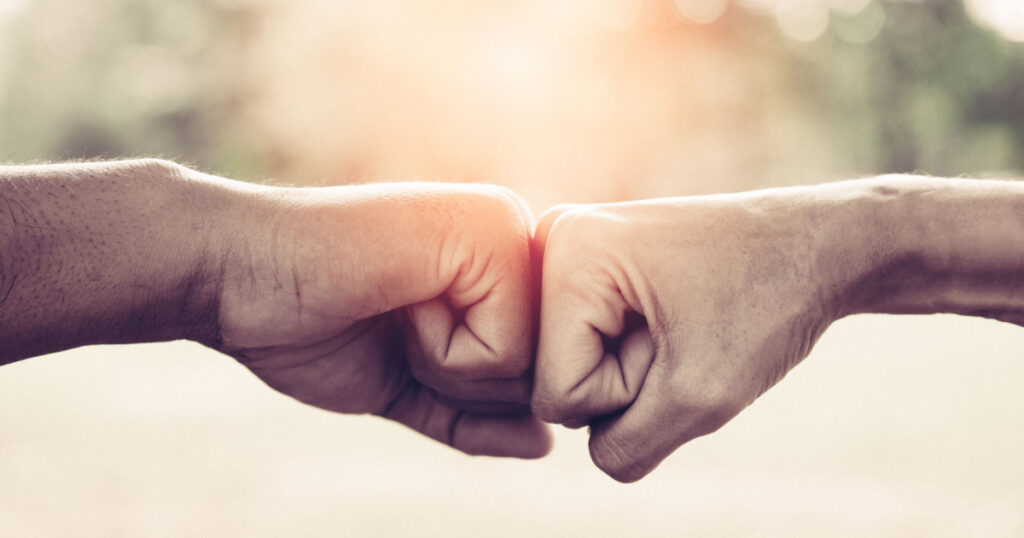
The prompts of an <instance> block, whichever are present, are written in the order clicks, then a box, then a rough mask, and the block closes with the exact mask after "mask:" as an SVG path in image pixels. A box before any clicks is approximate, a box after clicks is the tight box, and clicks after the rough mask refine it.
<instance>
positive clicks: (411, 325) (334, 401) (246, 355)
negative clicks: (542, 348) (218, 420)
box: [218, 184, 551, 457]
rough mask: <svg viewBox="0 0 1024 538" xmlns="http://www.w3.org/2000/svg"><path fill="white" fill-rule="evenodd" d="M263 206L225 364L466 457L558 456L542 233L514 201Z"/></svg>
mask: <svg viewBox="0 0 1024 538" xmlns="http://www.w3.org/2000/svg"><path fill="white" fill-rule="evenodd" d="M254 203H255V204H256V205H255V206H254V207H255V208H259V209H253V210H251V211H248V214H250V215H252V216H253V217H254V218H255V220H250V221H248V225H249V226H254V227H258V229H261V233H260V234H259V235H254V236H252V240H250V241H246V242H243V243H242V244H239V245H236V246H235V248H234V252H233V253H232V254H231V257H230V258H231V259H232V260H233V261H231V262H229V263H227V264H226V266H227V267H229V268H230V269H228V270H227V271H226V272H225V277H224V285H223V292H222V298H221V302H220V324H221V334H222V337H223V340H222V342H221V343H220V344H219V346H218V347H219V349H221V350H222V351H224V352H226V353H228V354H230V355H232V356H234V357H235V358H237V359H238V360H239V361H240V362H241V363H242V364H244V365H245V366H246V367H248V368H249V369H250V370H252V371H253V373H255V374H256V375H257V376H259V377H260V379H262V380H263V381H264V382H266V383H267V384H268V385H270V386H271V387H273V388H275V389H277V390H279V391H281V392H283V393H285V394H288V395H290V396H292V397H294V398H296V399H298V400H300V401H303V402H305V403H308V404H311V405H315V406H317V407H321V408H324V409H328V410H331V411H337V412H340V413H373V414H377V415H380V416H383V417H386V418H389V419H392V420H396V421H398V422H401V423H403V424H405V425H407V426H409V427H411V428H413V429H415V430H417V431H419V432H421V433H424V434H426V435H428V436H430V437H432V438H434V439H437V440H439V441H441V442H444V443H447V444H449V445H451V446H453V447H455V448H457V449H459V450H462V451H464V452H466V453H469V454H486V455H495V456H517V457H540V456H543V455H544V454H546V453H547V452H548V451H549V449H550V444H551V441H550V437H549V433H548V431H547V429H546V427H545V426H544V425H543V424H542V423H540V422H539V421H538V420H537V419H535V418H534V417H533V416H532V415H530V414H529V407H528V403H529V398H530V388H531V387H530V384H531V377H530V373H531V366H532V353H533V342H534V339H535V323H534V317H535V316H534V313H533V310H534V308H535V306H534V302H535V300H534V299H535V298H534V296H533V292H532V286H533V284H532V275H531V265H530V248H529V241H530V230H531V227H532V222H531V218H530V216H529V213H528V212H527V211H526V210H525V206H524V205H523V204H521V202H520V201H519V199H518V197H517V196H515V195H514V194H512V193H511V192H510V191H508V190H506V189H501V188H497V187H490V186H481V185H476V186H452V185H436V184H391V185H368V186H361V187H344V188H328V189H272V190H270V191H269V192H260V193H258V196H257V197H256V201H255V202H254ZM243 221H244V219H243ZM260 222H263V223H265V224H264V225H262V226H260Z"/></svg>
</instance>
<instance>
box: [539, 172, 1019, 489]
mask: <svg viewBox="0 0 1024 538" xmlns="http://www.w3.org/2000/svg"><path fill="white" fill-rule="evenodd" d="M1022 194H1024V192H1022V189H1021V187H1020V186H1019V185H1017V184H1015V183H1010V182H998V181H971V180H943V179H926V178H912V177H895V176H893V177H883V178H879V179H875V180H870V181H856V182H843V183H835V184H827V185H822V186H816V187H803V188H789V189H777V190H767V191H755V192H750V193H742V194H733V195H720V196H709V197H694V198H669V199H661V200H650V201H644V202H630V203H621V204H607V205H591V206H563V207H558V208H555V209H553V210H552V211H549V212H548V213H547V214H546V215H544V216H543V217H542V219H541V222H540V224H539V226H538V230H537V234H536V236H537V241H538V243H541V244H543V248H544V254H543V256H544V259H543V285H542V292H541V297H542V299H541V318H540V319H541V321H540V334H539V345H538V355H537V364H536V385H535V389H534V394H533V409H534V412H535V413H537V415H538V416H540V417H541V418H543V419H545V420H548V421H551V422H557V423H563V424H566V425H568V426H572V427H579V426H583V425H590V429H591V430H590V431H591V436H590V453H591V457H592V459H593V460H594V463H595V464H596V465H597V466H598V467H599V468H601V469H602V470H604V471H605V472H607V473H608V474H609V475H611V476H612V477H613V478H615V479H617V480H620V481H623V482H631V481H635V480H638V479H640V478H642V477H643V476H645V475H646V474H647V473H649V472H650V471H651V470H653V469H654V468H655V467H656V466H657V465H658V464H659V463H660V462H661V461H662V460H663V459H664V458H665V457H667V456H668V455H669V454H670V453H672V452H673V451H674V450H675V449H676V448H678V447H679V446H680V445H682V444H684V443H686V442H688V441H690V440H692V439H694V438H696V437H699V436H702V435H706V434H708V433H711V432H713V431H715V430H717V429H718V428H720V427H721V426H722V425H723V424H725V423H726V422H728V421H729V420H730V419H731V418H732V417H734V416H735V415H736V414H737V413H739V412H740V411H741V410H742V409H744V408H745V407H746V406H747V405H749V404H750V403H751V402H753V401H754V400H755V399H756V398H757V397H758V396H759V395H761V394H762V393H764V391H766V390H767V389H768V388H770V387H772V386H773V385H774V384H775V383H777V382H778V381H779V380H780V379H781V378H782V377H783V376H784V375H785V374H786V372H788V371H789V370H790V369H791V368H792V367H794V366H795V365H796V364H798V363H799V362H800V361H801V360H802V359H803V358H805V357H806V356H807V355H808V353H809V352H810V351H811V348H812V347H813V345H814V343H815V342H816V341H817V339H818V337H820V336H821V334H822V333H823V332H824V331H825V329H826V328H827V327H828V326H829V325H830V324H831V323H832V322H833V321H835V320H837V319H839V318H840V317H842V316H845V315H848V314H854V313H859V312H883V313H935V312H952V313H960V314H967V315H980V316H986V317H992V318H995V319H1000V320H1003V321H1010V322H1017V323H1019V322H1020V321H1021V320H1022V319H1024V317H1022V315H1021V312H1024V305H1022V304H1021V303H1022V300H1021V299H1020V297H1021V293H1020V292H1021V291H1022V290H1021V284H1022V283H1024V276H1022V275H1024V267H1022V264H1024V248H1022V247H1024V245H1021V244H1020V243H1021V242H1020V241H1019V240H1014V237H1020V236H1019V235H1018V234H1019V233H1022V232H1024V227H1022V222H1024V204H1022V203H1021V200H1022V199H1024V196H1022ZM992 230H1000V231H999V233H997V234H994V233H992Z"/></svg>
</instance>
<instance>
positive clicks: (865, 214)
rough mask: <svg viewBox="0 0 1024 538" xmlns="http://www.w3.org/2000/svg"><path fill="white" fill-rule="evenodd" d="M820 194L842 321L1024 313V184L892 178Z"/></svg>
mask: <svg viewBox="0 0 1024 538" xmlns="http://www.w3.org/2000/svg"><path fill="white" fill-rule="evenodd" d="M815 189H817V190H818V192H817V197H816V200H817V202H816V204H815V205H816V210H817V211H818V212H819V213H820V214H821V215H822V222H824V223H825V224H824V226H823V228H824V229H825V230H826V232H825V233H823V234H822V237H823V238H824V239H825V240H824V241H823V243H822V248H821V250H820V252H821V256H820V257H821V264H822V265H823V267H825V268H826V271H825V272H826V273H829V274H830V275H831V280H830V288H829V289H830V292H831V294H832V295H833V296H834V297H836V299H837V302H838V303H839V304H842V305H843V308H842V312H841V315H846V314H854V313H891V314H928V313H959V314H969V315H988V316H992V315H997V314H999V313H1002V312H1016V311H1021V310H1024V304H1016V303H1020V302H1021V301H1014V299H1013V297H1014V295H1015V293H1014V291H1015V290H1014V288H1016V287H1017V282H1018V280H1019V278H1018V275H1024V266H1022V261H1024V249H1022V248H1021V247H1022V246H1024V242H1022V241H1020V239H1019V238H1020V237H1022V234H1024V225H1022V222H1021V220H1020V218H1019V215H1020V214H1021V211H1022V210H1024V203H1022V200H1024V190H1022V188H1021V186H1020V185H1018V184H1016V183H1012V182H1005V181H983V180H967V179H942V178H927V177H915V176H882V177H879V178H875V179H870V180H861V181H850V182H841V183H834V184H828V185H822V186H819V187H816V188H815ZM996 317H998V316H996Z"/></svg>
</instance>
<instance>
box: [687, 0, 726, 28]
mask: <svg viewBox="0 0 1024 538" xmlns="http://www.w3.org/2000/svg"><path fill="white" fill-rule="evenodd" d="M675 4H676V10H678V11H679V14H680V15H682V16H683V17H686V18H687V19H690V20H691V21H693V22H697V23H701V24H708V23H712V22H715V21H716V20H718V18H719V17H721V16H722V14H723V13H725V9H726V8H727V7H728V6H729V0H675Z"/></svg>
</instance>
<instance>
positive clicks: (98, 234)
mask: <svg viewBox="0 0 1024 538" xmlns="http://www.w3.org/2000/svg"><path fill="white" fill-rule="evenodd" d="M232 199H233V196H232V195H231V192H230V189H228V188H227V187H225V185H224V184H221V183H218V182H217V181H215V180H212V179H207V178H204V177H202V176H199V175H198V174H192V173H191V172H189V171H187V170H185V169H184V168H180V167H177V166H174V165H172V164H170V163H166V162H163V161H153V160H145V161H123V162H112V163H92V164H65V165H52V166H17V167H2V168H0V257H2V258H0V344H2V345H0V364H3V363H7V362H12V361H15V360H18V359H22V358H26V357H30V356H34V355H39V354H42V353H49V352H53V351H58V350H62V349H68V348H71V347H76V346H80V345H87V344H99V343H129V342H145V341H162V340H173V339H180V338H189V339H194V340H198V341H203V342H205V343H213V342H214V341H215V340H216V339H217V338H218V336H219V332H218V328H217V302H218V286H219V275H220V272H221V267H220V265H221V264H222V263H223V261H222V260H224V259H225V258H224V255H223V254H224V247H225V244H224V242H223V241H222V240H221V239H219V238H220V237H221V236H222V232H223V231H224V230H223V228H224V226H223V222H222V220H223V219H225V213H226V212H227V209H226V208H227V207H228V206H229V205H230V201H231V200H232Z"/></svg>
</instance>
